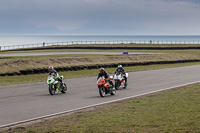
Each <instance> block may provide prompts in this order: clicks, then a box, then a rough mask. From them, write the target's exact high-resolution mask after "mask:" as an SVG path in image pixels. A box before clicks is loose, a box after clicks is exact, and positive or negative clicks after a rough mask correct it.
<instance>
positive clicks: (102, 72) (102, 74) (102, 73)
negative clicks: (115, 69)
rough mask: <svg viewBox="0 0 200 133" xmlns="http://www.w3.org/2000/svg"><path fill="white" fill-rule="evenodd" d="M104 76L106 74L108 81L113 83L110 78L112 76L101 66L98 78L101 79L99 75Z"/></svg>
mask: <svg viewBox="0 0 200 133" xmlns="http://www.w3.org/2000/svg"><path fill="white" fill-rule="evenodd" d="M102 76H104V77H105V78H106V79H107V80H108V82H109V83H110V84H111V85H113V82H112V81H111V80H110V76H109V75H108V73H107V72H106V71H105V69H104V68H100V70H99V74H98V77H97V80H98V79H99V77H102ZM113 86H114V85H113Z"/></svg>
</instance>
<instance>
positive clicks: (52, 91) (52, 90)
mask: <svg viewBox="0 0 200 133" xmlns="http://www.w3.org/2000/svg"><path fill="white" fill-rule="evenodd" d="M49 93H50V94H51V95H55V93H56V89H55V88H53V87H52V85H49Z"/></svg>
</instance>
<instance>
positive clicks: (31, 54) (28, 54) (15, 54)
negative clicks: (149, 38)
mask: <svg viewBox="0 0 200 133" xmlns="http://www.w3.org/2000/svg"><path fill="white" fill-rule="evenodd" d="M61 54H108V55H122V54H123V53H122V52H43V53H13V54H0V57H1V56H38V55H61ZM133 54H134V55H141V54H142V55H144V54H162V53H145V52H129V55H133Z"/></svg>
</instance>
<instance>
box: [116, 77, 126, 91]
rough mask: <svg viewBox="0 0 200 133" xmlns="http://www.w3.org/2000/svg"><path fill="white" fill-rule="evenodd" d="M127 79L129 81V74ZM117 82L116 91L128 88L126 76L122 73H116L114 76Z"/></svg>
mask: <svg viewBox="0 0 200 133" xmlns="http://www.w3.org/2000/svg"><path fill="white" fill-rule="evenodd" d="M125 77H126V79H128V73H126V74H125ZM114 80H115V89H116V90H118V89H119V88H120V87H123V88H124V89H126V87H127V80H126V81H125V78H124V75H123V74H121V73H116V74H115V75H114Z"/></svg>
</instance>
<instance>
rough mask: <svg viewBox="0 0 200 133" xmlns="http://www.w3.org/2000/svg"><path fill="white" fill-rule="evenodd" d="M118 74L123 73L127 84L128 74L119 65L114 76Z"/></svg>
mask: <svg viewBox="0 0 200 133" xmlns="http://www.w3.org/2000/svg"><path fill="white" fill-rule="evenodd" d="M117 73H120V74H121V73H122V74H123V77H124V79H125V83H127V78H126V72H125V70H124V68H123V67H122V65H118V67H117V69H116V71H115V73H114V74H117Z"/></svg>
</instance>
